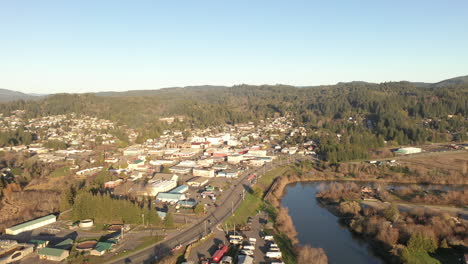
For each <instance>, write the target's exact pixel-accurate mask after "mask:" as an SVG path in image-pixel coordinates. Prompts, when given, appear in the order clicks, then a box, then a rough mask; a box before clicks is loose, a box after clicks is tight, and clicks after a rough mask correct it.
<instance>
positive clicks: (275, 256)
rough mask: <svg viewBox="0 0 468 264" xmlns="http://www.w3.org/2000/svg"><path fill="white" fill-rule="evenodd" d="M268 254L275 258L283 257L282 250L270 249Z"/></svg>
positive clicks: (269, 256)
mask: <svg viewBox="0 0 468 264" xmlns="http://www.w3.org/2000/svg"><path fill="white" fill-rule="evenodd" d="M266 256H267V257H268V258H274V259H277V258H281V251H268V252H267V253H266Z"/></svg>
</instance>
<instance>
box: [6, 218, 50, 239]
mask: <svg viewBox="0 0 468 264" xmlns="http://www.w3.org/2000/svg"><path fill="white" fill-rule="evenodd" d="M56 221H57V217H56V216H55V215H53V214H51V215H47V216H43V217H41V218H37V219H34V220H31V221H28V222H24V223H22V224H19V225H15V226H12V227H9V228H7V229H5V234H7V235H17V234H20V233H23V232H26V231H31V230H34V229H36V228H39V227H43V226H46V225H48V224H52V223H55V222H56Z"/></svg>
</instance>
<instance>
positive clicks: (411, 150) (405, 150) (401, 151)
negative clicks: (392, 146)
mask: <svg viewBox="0 0 468 264" xmlns="http://www.w3.org/2000/svg"><path fill="white" fill-rule="evenodd" d="M421 152H422V149H421V148H414V147H408V148H399V149H398V150H396V151H395V153H398V154H404V155H408V154H416V153H421Z"/></svg>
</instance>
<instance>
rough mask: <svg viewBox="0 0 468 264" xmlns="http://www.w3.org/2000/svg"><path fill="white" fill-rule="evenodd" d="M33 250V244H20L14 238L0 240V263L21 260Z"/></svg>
mask: <svg viewBox="0 0 468 264" xmlns="http://www.w3.org/2000/svg"><path fill="white" fill-rule="evenodd" d="M33 251H34V245H31V244H20V243H18V242H17V241H15V240H0V264H4V263H13V262H17V261H19V260H21V259H22V258H24V257H25V256H27V255H29V254H31V253H32V252H33Z"/></svg>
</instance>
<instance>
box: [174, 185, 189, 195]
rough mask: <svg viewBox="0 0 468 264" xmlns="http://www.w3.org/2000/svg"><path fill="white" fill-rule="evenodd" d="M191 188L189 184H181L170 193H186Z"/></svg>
mask: <svg viewBox="0 0 468 264" xmlns="http://www.w3.org/2000/svg"><path fill="white" fill-rule="evenodd" d="M188 190H189V187H188V186H187V185H180V186H178V187H176V188H174V189H173V190H171V191H170V193H186V192H187V191H188Z"/></svg>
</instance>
